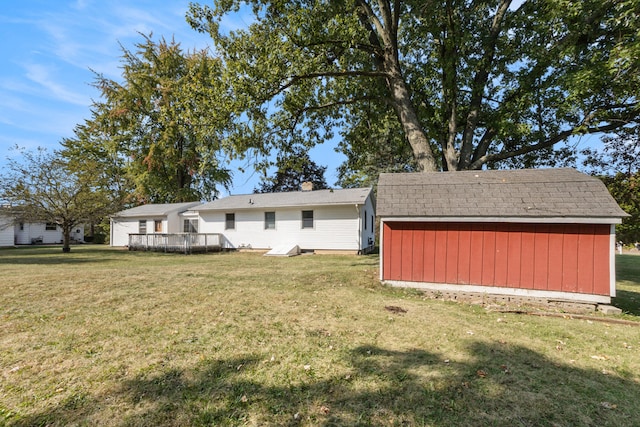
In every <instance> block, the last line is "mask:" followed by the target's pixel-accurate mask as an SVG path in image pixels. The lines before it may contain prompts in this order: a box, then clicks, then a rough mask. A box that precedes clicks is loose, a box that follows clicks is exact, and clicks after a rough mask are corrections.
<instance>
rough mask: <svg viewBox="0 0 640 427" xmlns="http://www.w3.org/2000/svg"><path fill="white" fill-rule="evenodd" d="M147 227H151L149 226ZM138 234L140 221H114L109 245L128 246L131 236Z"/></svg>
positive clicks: (112, 221)
mask: <svg viewBox="0 0 640 427" xmlns="http://www.w3.org/2000/svg"><path fill="white" fill-rule="evenodd" d="M145 221H146V220H145ZM147 227H149V225H148V224H147ZM147 230H148V228H147ZM136 233H138V219H126V220H125V219H112V220H111V238H110V241H109V243H110V245H111V246H127V245H128V244H129V234H136Z"/></svg>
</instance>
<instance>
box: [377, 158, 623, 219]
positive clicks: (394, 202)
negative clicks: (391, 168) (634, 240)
mask: <svg viewBox="0 0 640 427" xmlns="http://www.w3.org/2000/svg"><path fill="white" fill-rule="evenodd" d="M377 199H378V211H377V213H378V215H380V216H383V217H454V218H455V217H512V218H516V217H523V218H525V217H530V218H531V217H539V218H544V217H576V218H621V217H625V216H628V215H627V214H626V213H625V212H624V211H623V210H622V209H620V207H619V206H618V204H617V203H616V202H615V200H614V199H613V197H611V195H610V194H609V192H608V190H607V188H606V187H605V186H604V184H603V183H602V181H600V180H599V179H597V178H594V177H591V176H588V175H585V174H583V173H580V172H578V171H576V170H574V169H570V168H561V169H523V170H495V171H461V172H432V173H398V174H392V173H383V174H381V175H380V180H379V181H378V196H377Z"/></svg>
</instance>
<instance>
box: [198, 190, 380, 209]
mask: <svg viewBox="0 0 640 427" xmlns="http://www.w3.org/2000/svg"><path fill="white" fill-rule="evenodd" d="M370 194H371V188H347V189H340V190H314V191H292V192H288V193H261V194H242V195H235V196H228V197H223V198H222V199H218V200H214V201H213V202H209V203H206V204H204V205H201V206H197V207H195V208H193V209H191V210H194V211H211V210H218V211H219V210H235V209H270V208H284V207H301V206H327V205H354V204H358V205H362V204H364V202H365V201H366V200H367V197H368V196H369V195H370Z"/></svg>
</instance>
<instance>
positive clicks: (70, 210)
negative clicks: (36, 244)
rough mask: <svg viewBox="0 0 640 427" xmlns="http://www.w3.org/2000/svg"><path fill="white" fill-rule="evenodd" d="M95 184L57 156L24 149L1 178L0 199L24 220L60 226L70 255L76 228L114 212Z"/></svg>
mask: <svg viewBox="0 0 640 427" xmlns="http://www.w3.org/2000/svg"><path fill="white" fill-rule="evenodd" d="M93 182H95V180H94V179H93V178H92V177H90V176H89V175H86V174H85V175H83V176H80V175H78V174H76V173H74V172H73V171H72V170H71V169H70V168H69V165H68V163H67V162H66V161H65V160H64V159H63V158H62V157H60V156H59V155H58V154H56V153H50V152H48V151H46V150H44V149H38V150H36V151H24V150H22V156H21V158H19V159H16V158H13V159H10V160H9V163H8V167H7V169H6V170H5V171H4V173H3V174H2V175H1V176H0V200H4V201H6V202H8V203H9V204H10V206H11V207H10V209H11V210H12V211H13V214H14V216H15V217H17V218H20V219H21V220H23V221H37V222H52V223H55V224H57V225H58V226H60V227H61V228H62V235H63V246H62V250H63V252H69V251H70V250H71V247H70V240H71V239H70V236H71V231H72V230H73V228H74V227H75V226H77V225H79V224H85V223H91V222H95V221H96V220H97V219H99V218H101V217H103V216H105V215H108V214H109V213H112V212H113V205H112V204H111V199H110V197H109V194H107V193H106V192H105V191H104V190H103V189H101V188H99V187H95V186H94V185H93Z"/></svg>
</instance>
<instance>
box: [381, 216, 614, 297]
mask: <svg viewBox="0 0 640 427" xmlns="http://www.w3.org/2000/svg"><path fill="white" fill-rule="evenodd" d="M382 244H383V260H382V270H383V271H382V278H383V280H393V281H405V282H423V283H425V282H426V283H448V284H460V285H480V286H487V287H502V288H504V287H508V288H516V289H531V290H543V291H560V292H570V293H584V294H595V295H607V296H608V295H610V278H611V276H610V253H609V252H610V226H609V225H607V224H595V225H594V224H522V223H513V224H508V223H487V224H482V223H433V222H385V223H384V224H383V242H382Z"/></svg>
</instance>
